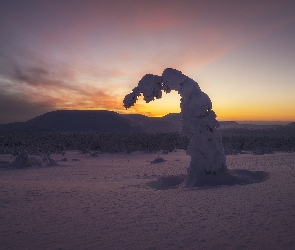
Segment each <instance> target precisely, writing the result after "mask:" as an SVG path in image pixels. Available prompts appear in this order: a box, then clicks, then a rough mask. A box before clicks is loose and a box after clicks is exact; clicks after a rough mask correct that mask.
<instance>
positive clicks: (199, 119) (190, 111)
mask: <svg viewBox="0 0 295 250" xmlns="http://www.w3.org/2000/svg"><path fill="white" fill-rule="evenodd" d="M162 90H163V91H165V92H166V93H170V91H171V90H175V91H177V92H178V93H179V94H180V96H181V99H180V108H181V116H182V121H183V125H182V132H183V133H184V134H185V135H186V136H188V137H189V138H190V144H189V147H188V149H187V154H188V155H190V156H191V162H190V166H189V168H188V176H187V178H186V180H185V186H195V185H197V183H198V182H199V181H200V180H202V179H203V178H204V176H206V175H215V174H217V173H218V172H227V166H226V157H225V154H224V149H223V143H222V137H221V134H220V133H219V131H218V130H217V128H218V127H219V123H218V121H217V120H216V114H215V112H214V111H213V110H212V102H211V100H210V98H209V96H208V95H207V94H205V93H204V92H203V91H202V90H201V89H200V87H199V85H198V83H197V82H196V81H194V80H193V79H191V78H189V77H188V76H186V75H184V74H183V73H182V72H181V71H178V70H176V69H172V68H167V69H165V70H164V71H163V73H162V76H158V75H153V74H146V75H145V76H144V77H142V79H141V80H140V81H139V83H138V86H136V87H135V88H134V89H133V90H132V92H131V93H130V94H128V95H126V96H125V98H124V100H123V104H124V107H125V108H126V109H128V108H130V107H131V106H133V105H134V104H135V103H136V101H137V99H138V97H139V96H140V95H141V94H143V98H144V100H145V101H146V102H147V103H148V102H150V101H153V100H155V98H156V99H159V98H161V97H162Z"/></svg>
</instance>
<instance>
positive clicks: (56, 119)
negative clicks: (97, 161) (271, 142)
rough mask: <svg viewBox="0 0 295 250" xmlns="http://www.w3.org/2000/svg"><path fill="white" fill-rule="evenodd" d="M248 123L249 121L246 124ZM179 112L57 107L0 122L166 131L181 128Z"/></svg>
mask: <svg viewBox="0 0 295 250" xmlns="http://www.w3.org/2000/svg"><path fill="white" fill-rule="evenodd" d="M219 123H220V129H228V128H239V127H243V125H241V124H238V123H237V122H234V121H221V122H219ZM247 126H248V125H247ZM181 127H182V121H181V115H180V114H179V113H172V114H168V115H165V116H163V117H147V116H144V115H140V114H119V113H116V112H113V111H107V110H57V111H52V112H48V113H45V114H43V115H40V116H37V117H35V118H33V119H31V120H28V121H26V122H15V123H9V124H2V125H0V131H16V130H49V131H101V132H106V131H108V132H148V133H163V132H175V131H178V132H180V131H181Z"/></svg>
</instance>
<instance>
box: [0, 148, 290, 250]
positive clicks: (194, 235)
mask: <svg viewBox="0 0 295 250" xmlns="http://www.w3.org/2000/svg"><path fill="white" fill-rule="evenodd" d="M51 157H52V158H53V159H54V160H56V161H57V163H58V165H56V166H46V167H44V166H35V167H30V168H25V169H16V170H15V169H6V168H1V169H0V206H1V209H0V220H1V223H0V249H294V248H295V233H294V232H295V216H294V215H295V208H294V204H295V192H294V177H295V175H294V165H295V153H275V154H270V155H251V154H242V155H230V156H227V166H228V168H229V169H245V170H256V171H265V172H268V174H269V178H268V179H266V180H264V181H262V182H259V183H254V184H250V185H231V186H211V187H199V188H177V187H176V185H177V184H178V183H179V181H181V180H182V178H183V177H182V176H183V174H185V173H186V168H187V167H188V165H189V163H190V157H189V156H187V155H186V154H185V151H183V150H178V151H177V152H173V153H169V154H165V155H163V154H161V153H157V154H150V153H140V152H134V153H131V154H130V155H129V154H126V153H116V154H100V155H98V156H97V157H92V156H90V155H85V154H80V153H79V152H78V151H67V152H66V155H65V156H61V155H51ZM64 157H66V158H67V159H68V161H60V160H61V159H62V158H64ZM158 157H161V158H163V159H165V161H164V162H161V163H157V164H152V163H151V162H152V161H153V160H155V159H156V158H158ZM72 159H79V161H73V160H72ZM0 161H12V159H11V158H10V156H8V155H0ZM171 176H172V177H171ZM175 179H176V180H175Z"/></svg>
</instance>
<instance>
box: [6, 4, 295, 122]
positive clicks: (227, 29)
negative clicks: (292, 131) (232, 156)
mask: <svg viewBox="0 0 295 250" xmlns="http://www.w3.org/2000/svg"><path fill="white" fill-rule="evenodd" d="M0 6H1V7H0V124H1V123H8V122H15V121H26V120H28V119H31V118H33V117H35V116H37V115H41V114H43V113H45V112H48V111H53V110H60V109H93V110H96V109H108V110H113V111H116V112H119V113H124V112H125V113H126V112H127V113H140V114H145V115H148V116H162V115H165V114H167V113H175V112H179V111H180V108H179V99H180V98H179V95H178V94H177V93H170V94H167V95H166V94H164V95H163V98H162V99H160V100H156V101H154V102H151V103H149V104H145V103H144V102H143V100H142V99H141V100H139V101H138V103H137V104H136V105H135V106H134V107H132V108H131V109H129V110H127V111H126V110H125V109H124V107H123V104H122V100H123V98H124V96H125V95H126V94H128V93H130V92H131V90H132V89H133V88H134V87H135V86H136V85H137V83H138V81H139V80H140V79H141V77H142V76H143V75H145V74H147V73H152V74H158V75H160V74H161V73H162V71H163V70H164V69H165V68H167V67H172V68H176V69H178V70H181V71H182V72H183V73H184V74H186V75H188V76H189V77H191V78H193V79H194V80H195V81H197V82H198V83H199V86H200V87H201V89H202V91H204V92H205V93H207V94H208V95H209V97H210V98H211V100H212V102H213V109H214V111H215V113H216V114H217V119H218V120H236V121H241V120H254V121H257V120H273V121H295V14H294V13H295V1H294V0H290V1H288V0H274V1H273V0H268V1H257V0H247V1H238V0H227V1H226V0H220V1H213V0H212V1H210V0H204V1H199V0H166V1H161V0H156V1H154V0H146V1H141V0H124V1H122V0H97V1H94V0H93V1H90V0H89V1H88V0H84V1H83V0H81V1H75V0H48V1H45V0H36V1H31V0H18V1H16V0H0Z"/></svg>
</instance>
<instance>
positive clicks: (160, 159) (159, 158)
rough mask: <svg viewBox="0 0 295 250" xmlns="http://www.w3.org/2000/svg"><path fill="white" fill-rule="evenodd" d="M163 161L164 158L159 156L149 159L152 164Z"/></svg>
mask: <svg viewBox="0 0 295 250" xmlns="http://www.w3.org/2000/svg"><path fill="white" fill-rule="evenodd" d="M164 161H166V160H164V159H163V158H161V157H158V158H156V159H155V160H153V161H151V163H152V164H156V163H162V162H164Z"/></svg>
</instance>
